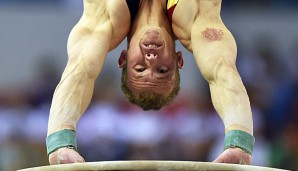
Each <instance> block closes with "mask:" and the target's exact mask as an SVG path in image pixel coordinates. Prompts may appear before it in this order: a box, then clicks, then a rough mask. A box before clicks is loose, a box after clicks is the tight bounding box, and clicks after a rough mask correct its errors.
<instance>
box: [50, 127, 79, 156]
mask: <svg viewBox="0 0 298 171" xmlns="http://www.w3.org/2000/svg"><path fill="white" fill-rule="evenodd" d="M46 145H47V154H48V155H50V154H51V153H52V152H54V151H56V150H58V149H59V148H62V147H72V148H73V149H74V150H76V151H77V141H76V133H75V131H73V130H70V129H64V130H61V131H58V132H55V133H53V134H51V135H49V136H48V137H47V138H46Z"/></svg>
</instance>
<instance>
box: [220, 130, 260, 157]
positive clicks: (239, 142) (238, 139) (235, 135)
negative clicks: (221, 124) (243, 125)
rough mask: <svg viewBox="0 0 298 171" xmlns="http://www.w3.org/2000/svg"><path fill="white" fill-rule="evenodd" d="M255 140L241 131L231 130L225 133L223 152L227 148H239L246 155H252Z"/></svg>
mask: <svg viewBox="0 0 298 171" xmlns="http://www.w3.org/2000/svg"><path fill="white" fill-rule="evenodd" d="M254 143H255V138H254V137H253V136H252V135H250V134H249V133H247V132H244V131H241V130H231V131H229V132H227V133H226V136H225V142H224V150H226V149H228V148H235V147H236V148H240V149H242V150H243V151H245V152H247V153H248V154H250V155H251V154H252V151H253V146H254Z"/></svg>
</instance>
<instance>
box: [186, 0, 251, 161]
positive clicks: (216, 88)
mask: <svg viewBox="0 0 298 171" xmlns="http://www.w3.org/2000/svg"><path fill="white" fill-rule="evenodd" d="M220 6H221V1H201V3H200V13H199V15H198V16H197V18H196V20H195V21H194V23H193V26H192V28H191V44H190V46H189V47H190V50H191V51H192V52H193V54H194V57H195V60H196V63H197V65H198V67H199V69H200V71H201V73H202V75H203V76H204V78H205V79H206V80H207V81H208V83H209V87H210V91H211V98H212V102H213V105H214V107H215V109H216V111H217V113H218V114H219V116H220V117H221V119H222V120H223V123H224V126H225V132H226V133H227V132H229V131H235V130H237V131H238V130H240V131H243V132H244V134H245V135H248V136H251V135H252V134H253V122H252V113H251V108H250V102H249V98H248V95H247V92H246V90H245V87H244V85H243V83H242V80H241V78H240V76H239V73H238V71H237V68H236V64H235V63H236V56H237V47H236V42H235V40H234V38H233V36H232V34H231V32H230V31H229V30H228V29H227V28H226V27H225V25H224V24H223V22H222V20H221V17H220ZM243 132H242V133H243ZM246 133H248V134H246ZM226 136H227V134H226ZM225 141H226V140H225ZM253 141H254V140H253ZM241 143H242V142H241ZM215 162H225V163H237V164H239V163H242V164H244V163H245V164H250V163H251V156H250V155H249V154H248V153H245V152H244V151H243V150H241V149H240V148H232V147H231V148H228V149H226V150H225V151H224V152H223V153H222V154H221V155H220V156H219V157H218V158H217V159H216V160H215Z"/></svg>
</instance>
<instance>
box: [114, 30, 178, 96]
mask: <svg viewBox="0 0 298 171" xmlns="http://www.w3.org/2000/svg"><path fill="white" fill-rule="evenodd" d="M182 65H183V59H182V54H181V52H177V53H175V45H174V40H173V38H172V37H171V36H170V35H169V34H168V33H166V32H163V31H162V30H161V29H159V28H156V27H151V28H146V29H143V30H140V31H139V32H137V33H136V34H135V35H134V36H132V37H131V40H130V42H129V49H128V51H127V52H126V51H123V52H122V54H121V56H120V58H119V66H120V67H125V66H126V67H127V86H128V88H129V89H130V91H131V92H133V93H142V92H145V91H150V92H154V93H156V94H160V95H165V96H167V95H169V94H170V93H171V92H172V90H173V87H174V82H175V75H176V74H175V73H176V72H175V71H176V69H177V67H178V68H181V67H182Z"/></svg>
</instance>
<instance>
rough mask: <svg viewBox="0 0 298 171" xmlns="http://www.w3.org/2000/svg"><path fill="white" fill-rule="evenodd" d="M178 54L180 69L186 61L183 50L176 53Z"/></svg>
mask: <svg viewBox="0 0 298 171" xmlns="http://www.w3.org/2000/svg"><path fill="white" fill-rule="evenodd" d="M176 55H177V66H178V68H179V69H181V68H182V67H183V64H184V61H183V55H182V52H181V51H178V52H177V53H176Z"/></svg>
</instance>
